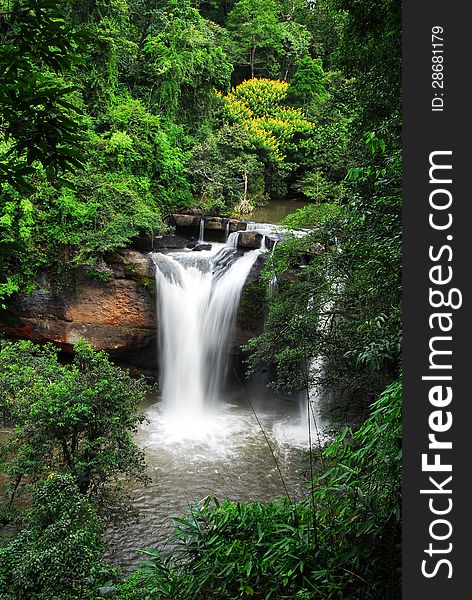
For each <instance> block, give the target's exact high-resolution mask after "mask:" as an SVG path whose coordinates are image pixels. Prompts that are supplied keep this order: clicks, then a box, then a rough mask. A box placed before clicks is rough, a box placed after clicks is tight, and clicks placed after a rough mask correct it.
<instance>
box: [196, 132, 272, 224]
mask: <svg viewBox="0 0 472 600" xmlns="http://www.w3.org/2000/svg"><path fill="white" fill-rule="evenodd" d="M189 169H190V171H191V173H192V180H193V182H194V186H195V190H196V192H197V194H198V197H199V198H200V206H201V208H202V209H203V210H204V211H205V212H207V213H210V214H211V213H213V214H228V213H231V212H232V211H233V209H234V207H235V206H236V205H237V204H238V203H239V202H240V201H241V199H242V198H243V196H244V187H245V176H246V177H247V182H248V188H247V196H248V198H249V201H250V203H251V204H257V203H260V202H262V201H264V200H265V195H264V163H263V161H262V160H261V159H260V157H259V155H258V154H257V149H256V148H255V146H254V144H253V143H252V142H251V139H250V137H249V135H248V133H247V131H246V129H245V128H244V127H243V126H242V125H240V124H238V123H234V124H226V125H223V126H222V127H220V128H219V129H218V130H217V132H216V133H215V134H214V135H208V136H206V137H205V139H204V140H203V141H202V142H200V143H198V144H196V145H195V146H194V147H193V156H192V159H191V161H190V163H189Z"/></svg>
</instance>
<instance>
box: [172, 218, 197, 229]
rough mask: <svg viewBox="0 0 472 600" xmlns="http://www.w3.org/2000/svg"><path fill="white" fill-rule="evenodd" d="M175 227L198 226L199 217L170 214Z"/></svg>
mask: <svg viewBox="0 0 472 600" xmlns="http://www.w3.org/2000/svg"><path fill="white" fill-rule="evenodd" d="M172 219H173V221H174V223H175V225H176V226H177V227H199V226H200V220H201V217H199V216H198V215H172Z"/></svg>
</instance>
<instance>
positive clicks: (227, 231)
mask: <svg viewBox="0 0 472 600" xmlns="http://www.w3.org/2000/svg"><path fill="white" fill-rule="evenodd" d="M229 226H230V222H229V221H227V222H226V225H225V241H226V242H227V241H228V237H229Z"/></svg>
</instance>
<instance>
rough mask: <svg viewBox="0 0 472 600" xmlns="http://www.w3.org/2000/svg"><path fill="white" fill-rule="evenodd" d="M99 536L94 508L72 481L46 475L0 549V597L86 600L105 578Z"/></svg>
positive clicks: (100, 534)
mask: <svg viewBox="0 0 472 600" xmlns="http://www.w3.org/2000/svg"><path fill="white" fill-rule="evenodd" d="M102 533H103V527H102V524H101V523H100V521H99V519H98V517H97V515H96V513H95V510H94V508H93V507H92V505H91V503H90V501H89V500H88V499H87V498H86V497H84V496H83V494H81V493H80V492H79V490H78V488H77V485H76V483H75V481H74V479H73V477H72V476H71V475H63V474H57V473H51V474H50V476H49V477H48V479H47V480H46V481H44V482H43V483H41V484H40V485H37V486H36V488H35V491H34V499H33V505H32V507H31V508H30V509H29V510H28V511H26V514H25V515H24V524H23V528H22V529H21V531H20V532H19V533H18V535H17V536H16V538H15V539H14V540H13V541H11V542H10V543H9V544H8V545H6V546H5V547H4V548H0V588H1V590H2V592H1V597H2V598H4V599H5V600H10V599H11V600H13V599H16V600H27V599H38V600H39V599H43V600H50V599H51V598H71V599H72V598H85V597H92V596H91V593H92V590H93V589H94V588H96V587H98V584H100V583H101V582H102V581H103V580H104V579H105V578H106V577H107V576H109V575H110V568H109V567H108V568H107V567H105V565H104V564H103V563H102V561H101V556H102V553H103V551H104V542H103V540H102ZM87 592H88V593H87Z"/></svg>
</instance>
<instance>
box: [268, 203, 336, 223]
mask: <svg viewBox="0 0 472 600" xmlns="http://www.w3.org/2000/svg"><path fill="white" fill-rule="evenodd" d="M340 211H341V206H340V205H339V204H329V203H327V202H325V203H323V204H307V205H306V206H304V207H302V208H299V209H298V210H297V211H296V212H294V213H292V214H290V215H287V216H286V217H285V218H284V219H283V220H282V221H281V223H280V224H281V225H285V226H288V227H293V228H294V229H297V228H304V227H317V226H318V225H321V223H324V222H325V221H329V220H330V219H334V217H336V216H337V215H339V213H340Z"/></svg>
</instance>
